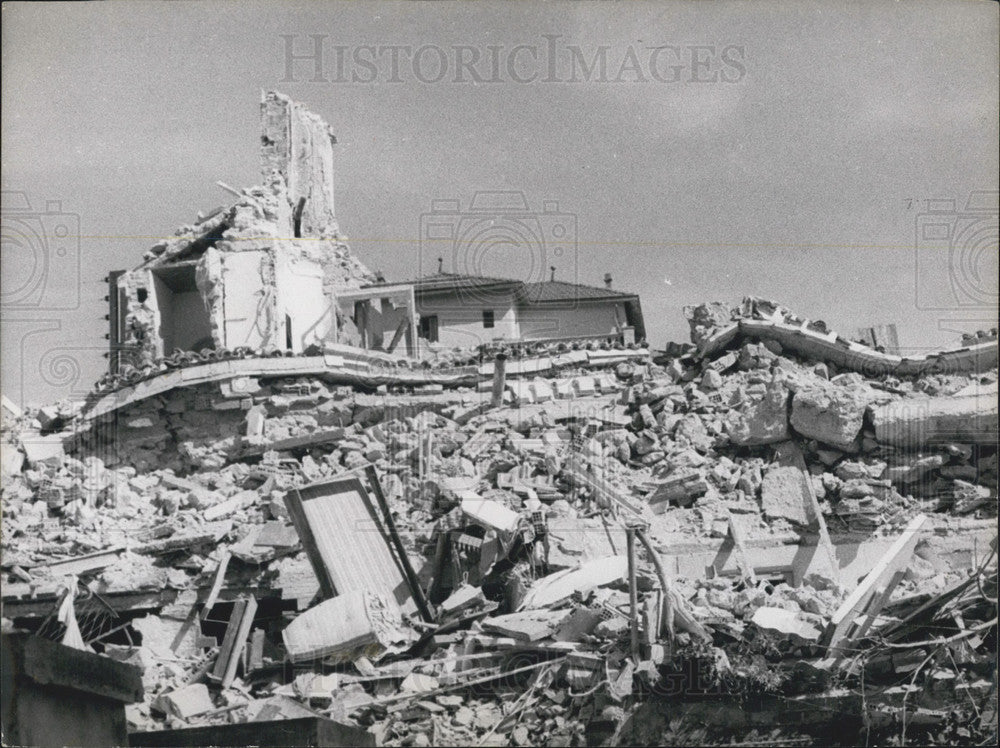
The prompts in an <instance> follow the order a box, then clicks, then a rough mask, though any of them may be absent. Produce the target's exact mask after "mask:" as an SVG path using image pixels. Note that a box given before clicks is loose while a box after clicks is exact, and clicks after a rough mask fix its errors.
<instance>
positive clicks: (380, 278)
mask: <svg viewBox="0 0 1000 748" xmlns="http://www.w3.org/2000/svg"><path fill="white" fill-rule="evenodd" d="M375 282H376V283H385V273H383V272H382V271H381V270H376V271H375Z"/></svg>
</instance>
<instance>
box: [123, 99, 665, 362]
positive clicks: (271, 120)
mask: <svg viewBox="0 0 1000 748" xmlns="http://www.w3.org/2000/svg"><path fill="white" fill-rule="evenodd" d="M335 143H336V138H335V137H334V135H333V133H332V132H331V130H330V128H329V126H328V125H327V124H326V123H325V122H324V121H323V120H322V119H320V118H319V117H318V116H317V115H315V114H313V113H311V112H309V111H307V110H306V109H305V108H304V107H303V106H302V105H300V104H297V103H295V102H293V101H291V100H290V99H288V98H287V97H285V96H283V95H282V94H279V93H275V92H268V93H265V94H264V95H263V98H262V101H261V147H260V166H261V177H262V184H263V186H259V187H253V188H250V189H246V190H243V191H242V192H238V191H236V190H233V189H232V188H228V187H225V185H222V186H223V187H225V188H226V189H227V190H229V191H231V192H232V193H233V194H234V195H236V196H237V197H238V199H237V202H236V203H235V204H233V205H231V206H229V207H228V208H227V207H219V208H216V209H215V210H213V211H211V212H209V213H208V214H207V215H203V214H199V215H198V219H197V222H196V223H195V224H194V225H192V226H183V227H181V228H179V229H178V230H177V231H176V232H175V235H174V236H173V237H171V238H170V239H167V240H165V241H162V242H160V243H158V244H156V245H155V246H153V247H152V248H151V249H150V250H149V251H148V252H147V253H146V254H145V256H144V259H143V263H142V264H141V265H139V267H137V268H135V269H134V270H131V271H115V272H112V273H111V274H110V276H109V282H110V285H111V288H110V293H109V296H108V299H109V304H110V314H109V320H110V323H111V332H110V336H109V337H110V340H111V353H110V358H111V371H112V373H115V372H117V371H118V370H119V368H120V367H121V366H122V365H126V366H133V367H147V366H150V365H151V364H153V363H154V362H155V361H156V360H157V359H164V358H167V357H170V356H174V355H176V354H177V352H178V351H180V352H182V354H183V352H195V353H202V352H204V351H206V350H209V351H221V350H223V349H226V350H229V351H233V350H236V349H240V348H243V349H247V350H248V351H252V352H254V353H261V352H267V351H275V350H277V351H281V352H288V353H293V354H300V353H303V352H305V351H306V350H308V349H310V348H311V347H314V348H319V349H322V348H323V346H324V345H325V344H337V343H340V344H348V345H352V346H355V347H360V348H365V349H371V350H378V351H384V352H387V353H398V354H404V355H407V356H411V357H415V356H419V355H421V353H423V352H426V349H427V348H428V346H425V349H424V351H421V350H420V349H419V348H418V341H419V339H423V340H426V341H428V342H435V343H440V344H441V345H442V346H453V347H471V346H476V345H479V344H480V343H484V342H490V341H493V340H553V339H561V338H605V339H616V340H619V341H622V342H632V341H635V340H641V339H643V338H644V337H645V329H644V326H643V321H642V310H641V307H640V305H639V298H638V296H636V295H635V294H629V293H623V292H621V291H617V290H612V289H611V288H610V277H609V278H607V279H606V287H604V288H596V287H592V286H583V285H578V284H572V283H562V282H558V281H555V280H554V279H553V280H550V281H548V282H543V283H522V282H519V281H513V280H506V279H494V278H485V277H478V276H466V275H457V274H453V273H444V272H438V273H437V274H435V275H431V276H427V277H424V278H420V279H418V280H416V281H414V282H411V283H399V284H387V283H385V282H384V280H382V278H381V276H379V277H376V276H375V275H374V274H373V273H372V272H371V271H369V270H368V268H366V267H365V266H364V264H363V263H361V262H360V261H359V260H358V259H357V258H356V257H355V256H354V255H352V254H351V252H350V250H349V249H348V247H347V245H346V244H345V243H344V241H343V239H342V237H341V234H340V230H339V227H338V224H337V219H336V214H335V210H334V179H333V146H334V144H335Z"/></svg>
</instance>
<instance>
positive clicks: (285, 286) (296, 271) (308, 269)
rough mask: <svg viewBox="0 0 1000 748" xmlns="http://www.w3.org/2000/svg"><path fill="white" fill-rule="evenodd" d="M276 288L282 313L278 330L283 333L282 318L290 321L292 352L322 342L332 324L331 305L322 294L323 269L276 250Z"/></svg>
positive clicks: (283, 323) (308, 261)
mask: <svg viewBox="0 0 1000 748" xmlns="http://www.w3.org/2000/svg"><path fill="white" fill-rule="evenodd" d="M275 286H276V289H277V295H278V308H279V309H280V310H281V313H280V320H278V327H279V328H280V329H281V330H284V325H285V315H288V317H290V318H291V323H292V350H293V351H294V352H296V353H301V352H302V351H303V350H304V349H305V348H308V347H309V346H310V345H312V344H313V343H319V342H321V341H323V340H324V339H325V338H326V334H327V332H328V331H329V329H330V326H331V324H332V317H331V307H332V305H331V300H330V299H328V298H327V296H326V295H325V294H324V293H323V268H321V267H320V265H319V263H318V262H313V261H311V260H303V259H292V258H290V257H288V256H287V255H285V254H284V253H282V252H280V251H279V252H278V253H277V257H276V259H275ZM281 334H282V335H284V333H283V332H282V333H281ZM282 343H284V338H282Z"/></svg>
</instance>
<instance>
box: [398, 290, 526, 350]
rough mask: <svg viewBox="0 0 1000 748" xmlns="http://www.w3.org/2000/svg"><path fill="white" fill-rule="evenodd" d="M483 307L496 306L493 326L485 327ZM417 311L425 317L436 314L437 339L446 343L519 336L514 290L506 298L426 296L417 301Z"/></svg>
mask: <svg viewBox="0 0 1000 748" xmlns="http://www.w3.org/2000/svg"><path fill="white" fill-rule="evenodd" d="M483 309H492V310H493V319H494V326H493V327H492V328H488V327H483ZM417 311H418V313H419V314H420V316H422V317H423V316H427V315H432V314H436V315H437V317H438V342H439V343H441V345H445V346H454V347H467V346H475V345H479V344H480V343H486V342H489V341H491V340H498V339H502V340H516V339H517V338H518V335H519V330H518V318H517V312H516V310H515V308H514V299H513V294H511V295H510V296H509V297H507V298H504V297H497V296H496V295H493V296H491V297H489V298H486V297H484V298H482V299H475V298H474V297H473V298H461V297H447V296H442V297H432V298H426V297H425V298H422V299H421V300H420V301H418V302H417ZM418 324H419V323H418ZM418 329H419V327H418Z"/></svg>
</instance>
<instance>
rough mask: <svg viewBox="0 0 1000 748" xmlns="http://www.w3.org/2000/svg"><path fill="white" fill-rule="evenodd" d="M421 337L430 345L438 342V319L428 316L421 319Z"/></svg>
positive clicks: (432, 315) (431, 315)
mask: <svg viewBox="0 0 1000 748" xmlns="http://www.w3.org/2000/svg"><path fill="white" fill-rule="evenodd" d="M420 337H422V338H423V339H424V340H426V341H428V342H430V343H436V342H438V317H437V315H436V314H428V315H426V316H422V317H421V318H420Z"/></svg>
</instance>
